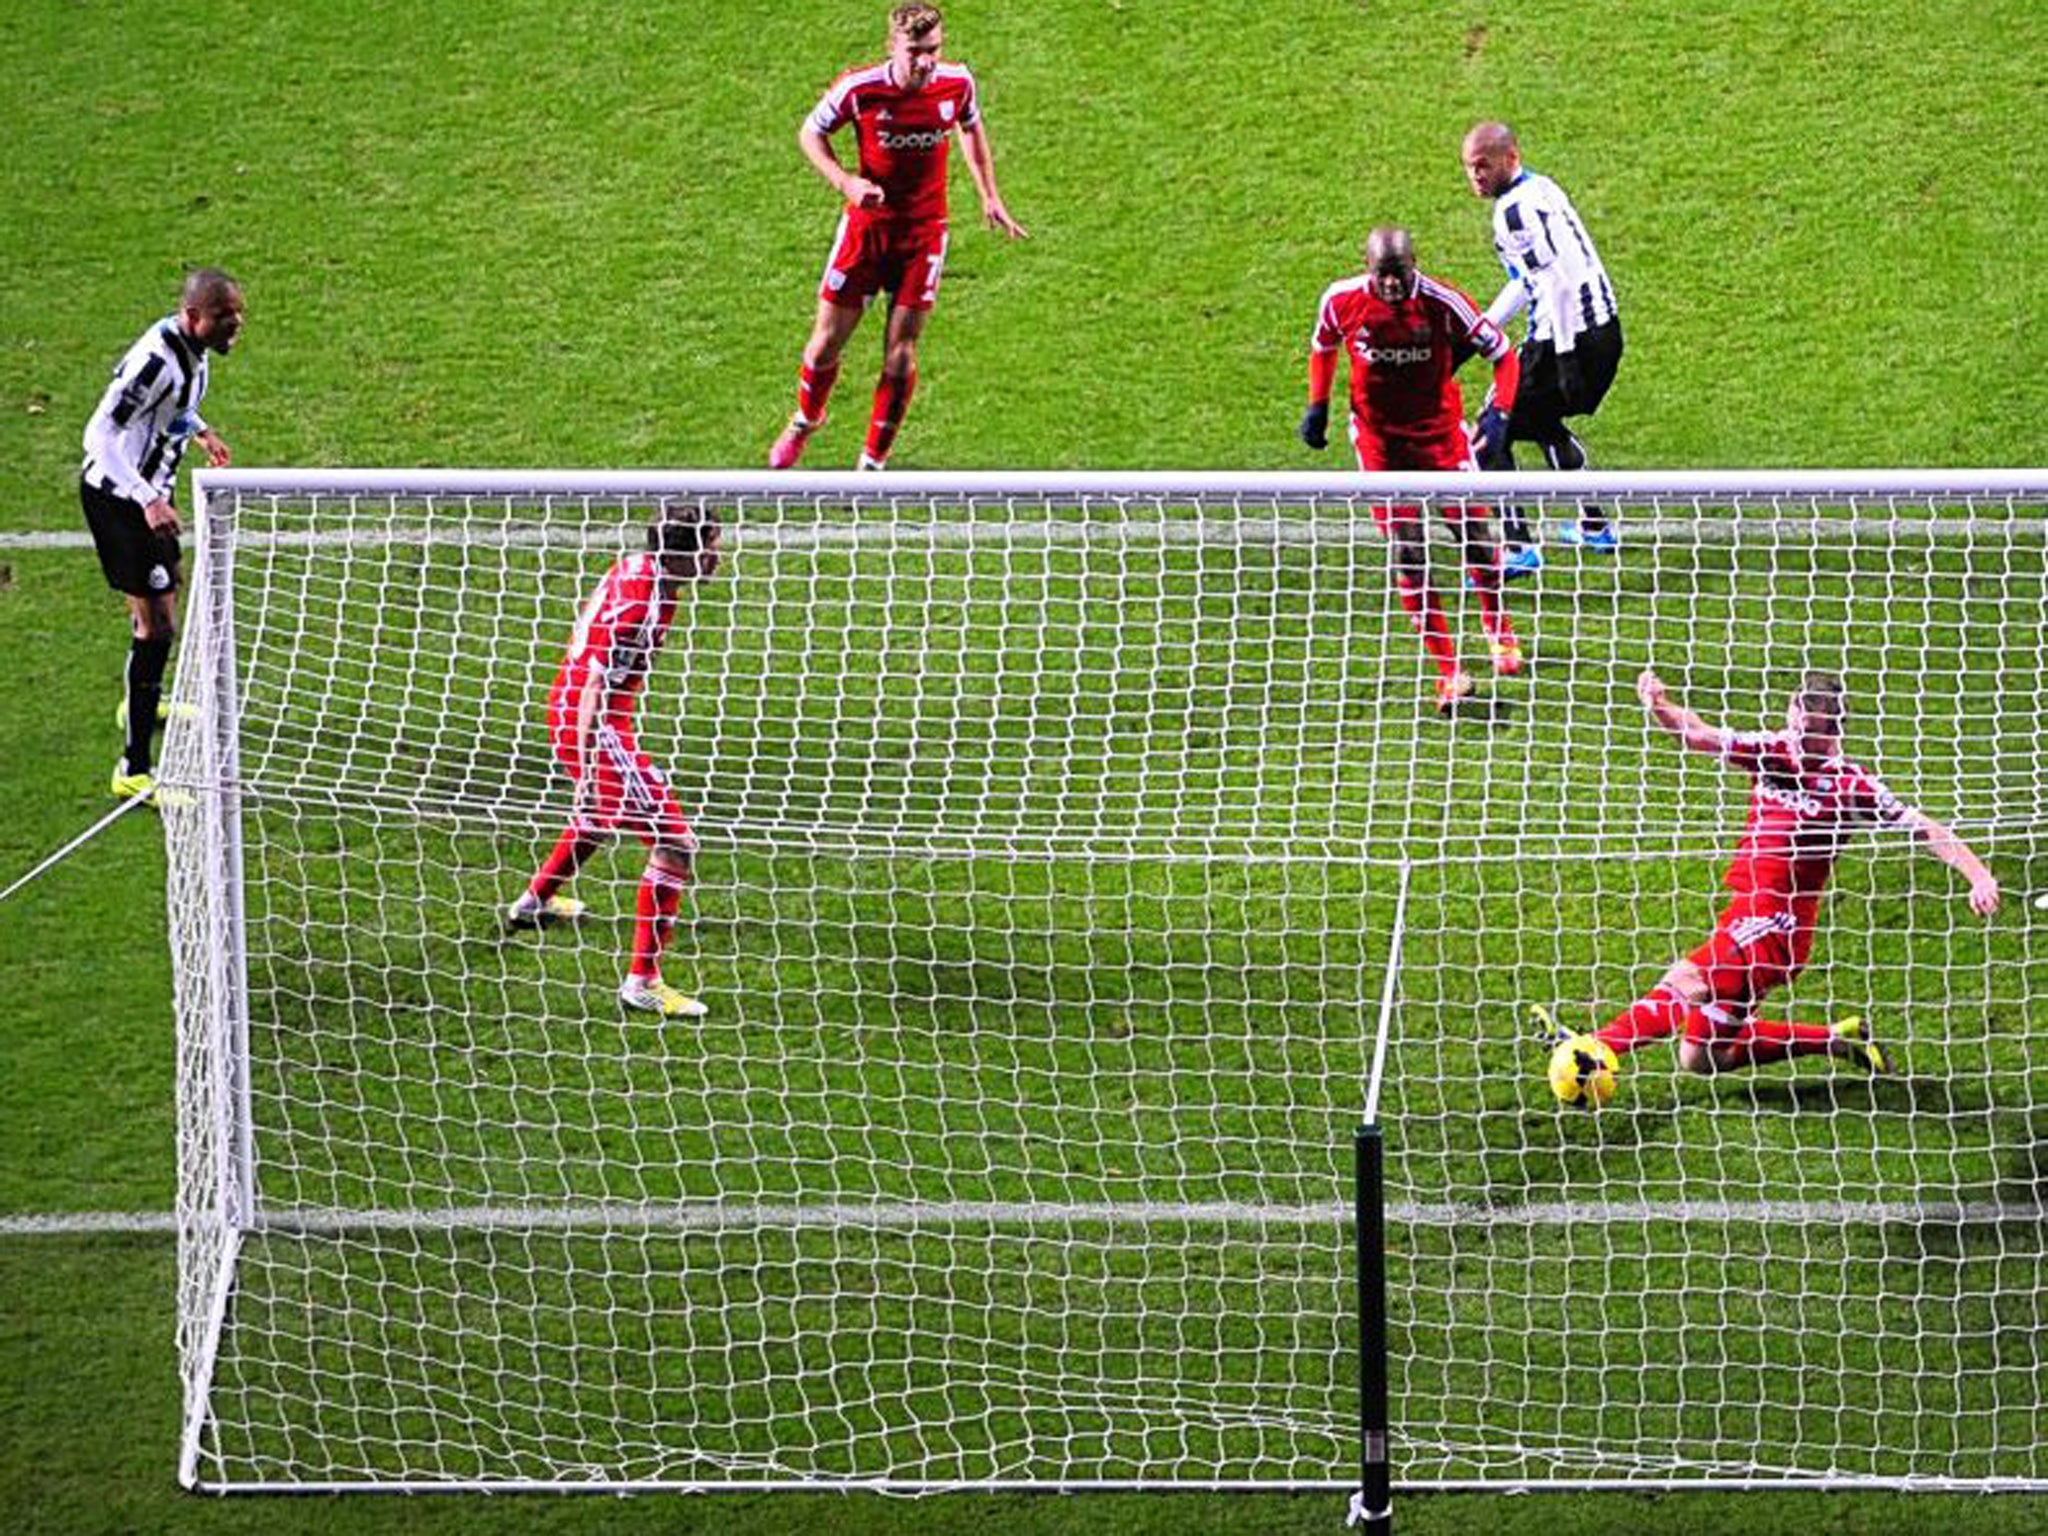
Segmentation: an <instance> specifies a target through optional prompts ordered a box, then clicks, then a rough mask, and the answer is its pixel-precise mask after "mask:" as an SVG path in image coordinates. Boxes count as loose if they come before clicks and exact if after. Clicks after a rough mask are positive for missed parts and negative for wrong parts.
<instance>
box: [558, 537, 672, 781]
mask: <svg viewBox="0 0 2048 1536" xmlns="http://www.w3.org/2000/svg"><path fill="white" fill-rule="evenodd" d="M675 616H676V594H675V592H674V590H673V589H670V590H667V591H664V590H663V587H662V582H661V570H660V566H659V565H658V564H657V562H656V560H655V557H654V556H653V555H651V554H640V555H627V556H625V557H624V558H623V559H621V560H619V561H618V562H617V563H616V564H614V565H613V566H612V568H611V569H610V570H609V571H607V572H605V577H604V580H603V581H601V582H599V583H598V587H597V590H596V591H595V592H593V593H591V595H590V601H588V602H587V603H585V604H584V605H583V612H582V614H581V615H580V616H579V617H578V618H577V620H576V631H575V633H574V634H573V635H572V636H571V637H570V639H569V654H568V655H567V656H565V657H564V658H563V659H562V666H561V670H560V671H558V672H556V674H555V685H554V687H553V689H551V690H550V691H549V693H548V737H549V739H550V741H552V743H553V744H554V749H555V756H556V757H557V758H559V759H560V760H561V762H562V763H563V764H564V765H566V766H567V767H568V769H569V771H570V772H571V773H572V774H579V775H580V774H581V773H582V771H583V765H582V763H581V762H580V761H579V752H580V749H581V746H582V743H581V742H579V741H578V740H577V739H576V703H577V700H578V698H579V697H580V696H581V694H582V691H583V684H584V682H585V681H586V680H587V679H588V678H589V677H590V675H591V674H592V673H593V672H595V673H597V674H598V675H599V676H600V677H602V678H603V680H604V697H603V702H602V704H601V705H600V708H601V709H602V711H603V713H602V714H601V715H600V716H599V717H598V718H599V722H600V723H601V724H605V725H609V726H611V727H613V728H614V729H615V730H617V731H618V732H619V733H620V734H621V735H622V736H624V737H626V738H627V740H628V742H630V740H631V738H632V733H633V710H634V707H635V706H636V705H637V704H638V703H639V701H640V689H641V686H642V685H643V684H644V683H645V682H646V681H647V671H648V668H649V667H650V666H652V665H653V662H654V653H655V652H656V651H658V650H660V649H661V642H662V640H663V639H664V637H666V636H667V634H668V627H669V624H670V622H671V621H672V620H673V619H674V618H675Z"/></svg>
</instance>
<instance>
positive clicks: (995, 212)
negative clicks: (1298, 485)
mask: <svg viewBox="0 0 2048 1536" xmlns="http://www.w3.org/2000/svg"><path fill="white" fill-rule="evenodd" d="M981 216H982V218H983V219H984V220H986V221H987V223H988V227H989V228H990V229H995V230H1001V231H1002V232H1003V233H1004V234H1006V235H1008V236H1009V237H1010V238H1011V239H1012V240H1029V239H1030V238H1031V234H1030V232H1029V231H1028V230H1026V229H1025V228H1024V226H1023V225H1022V224H1019V223H1018V222H1017V221H1016V220H1015V219H1013V218H1011V217H1010V210H1009V209H1008V208H1007V207H1005V206H1004V204H1003V200H1002V199H1001V198H1000V197H992V198H990V199H989V200H988V205H987V206H986V207H984V208H983V209H982V210H981Z"/></svg>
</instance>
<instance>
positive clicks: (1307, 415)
mask: <svg viewBox="0 0 2048 1536" xmlns="http://www.w3.org/2000/svg"><path fill="white" fill-rule="evenodd" d="M1294 431H1295V435H1296V436H1297V437H1299V438H1300V439H1301V440H1302V441H1303V442H1304V443H1307V444H1308V445H1309V447H1311V448H1314V449H1316V450H1318V451H1321V450H1322V449H1324V448H1327V447H1329V446H1330V402H1329V401H1327V400H1320V401H1317V402H1316V403H1315V404H1314V405H1312V406H1310V407H1309V408H1308V409H1307V410H1305V411H1303V412H1302V413H1301V425H1300V426H1298V427H1296V428H1295V429H1294Z"/></svg>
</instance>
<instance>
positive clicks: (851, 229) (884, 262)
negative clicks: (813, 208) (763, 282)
mask: <svg viewBox="0 0 2048 1536" xmlns="http://www.w3.org/2000/svg"><path fill="white" fill-rule="evenodd" d="M945 265H946V221H945V220H944V219H882V218H876V217H874V216H872V215H869V214H864V213H861V212H860V211H859V210H857V209H851V208H849V209H848V210H847V211H846V212H845V213H844V214H842V215H840V219H839V233H838V234H837V235H835V236H834V237H833V240H832V254H831V255H830V256H828V257H826V258H825V277H824V280H823V281H822V282H820V283H819V284H818V297H819V298H821V299H824V300H825V301H826V302H828V303H832V304H843V305H845V306H846V307H847V308H848V309H865V308H867V306H868V304H869V303H870V302H871V301H872V300H873V299H874V297H875V295H876V294H878V293H882V292H887V293H888V294H889V295H890V302H891V303H892V304H894V305H895V306H896V307H897V308H898V309H930V308H931V307H932V303H933V301H934V300H936V299H937V298H938V296H939V274H940V273H941V272H942V271H943V270H944V269H945Z"/></svg>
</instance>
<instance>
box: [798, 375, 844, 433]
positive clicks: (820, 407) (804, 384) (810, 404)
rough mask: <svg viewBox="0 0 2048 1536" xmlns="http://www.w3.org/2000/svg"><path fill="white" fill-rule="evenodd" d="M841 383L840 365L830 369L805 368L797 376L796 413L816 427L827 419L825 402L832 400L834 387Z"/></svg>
mask: <svg viewBox="0 0 2048 1536" xmlns="http://www.w3.org/2000/svg"><path fill="white" fill-rule="evenodd" d="M838 382H839V365H838V364H837V363H834V364H833V365H832V366H831V367H829V368H810V367H804V368H799V369H798V370H797V375H796V413H797V415H799V416H801V417H803V419H804V420H805V421H808V422H809V423H810V424H811V425H812V426H814V427H815V426H816V425H817V424H818V423H819V422H821V421H823V420H824V419H825V402H826V401H827V400H829V399H831V398H832V386H833V385H834V384H836V383H838Z"/></svg>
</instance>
